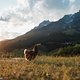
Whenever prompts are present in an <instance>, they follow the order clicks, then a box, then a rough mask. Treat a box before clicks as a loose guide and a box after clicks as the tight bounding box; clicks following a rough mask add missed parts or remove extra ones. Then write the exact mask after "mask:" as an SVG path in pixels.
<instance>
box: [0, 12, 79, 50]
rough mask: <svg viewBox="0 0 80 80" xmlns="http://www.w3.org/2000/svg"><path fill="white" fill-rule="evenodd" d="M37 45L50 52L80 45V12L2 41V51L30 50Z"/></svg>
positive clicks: (44, 23) (0, 43) (43, 23)
mask: <svg viewBox="0 0 80 80" xmlns="http://www.w3.org/2000/svg"><path fill="white" fill-rule="evenodd" d="M26 27H27V26H26ZM37 43H41V44H42V45H43V46H45V48H46V49H48V50H52V49H56V48H60V47H63V46H66V45H72V44H77V43H80V11H79V12H77V13H75V14H69V15H65V16H64V17H63V18H62V19H60V20H58V21H56V22H50V21H43V22H42V23H40V24H39V26H37V27H35V28H34V29H32V30H31V31H29V32H27V33H25V34H24V35H21V36H18V37H16V38H14V39H11V40H6V41H1V42H0V50H7V51H11V50H14V49H21V48H28V47H31V46H33V45H34V44H37Z"/></svg>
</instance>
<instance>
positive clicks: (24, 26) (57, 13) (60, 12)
mask: <svg viewBox="0 0 80 80" xmlns="http://www.w3.org/2000/svg"><path fill="white" fill-rule="evenodd" d="M79 9H80V0H0V40H4V39H12V38H15V37H17V36H20V35H22V34H25V33H26V32H28V31H30V30H31V29H33V28H34V27H35V26H38V25H39V23H40V22H42V21H44V20H50V21H57V20H59V19H60V18H62V17H63V16H64V15H66V14H73V13H75V12H77V11H79Z"/></svg>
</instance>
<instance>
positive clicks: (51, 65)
mask: <svg viewBox="0 0 80 80" xmlns="http://www.w3.org/2000/svg"><path fill="white" fill-rule="evenodd" d="M0 79H2V80H80V57H51V56H37V57H36V58H35V59H34V60H32V61H25V60H24V59H23V58H10V59H9V58H8V59H7V58H4V59H3V58H2V59H0Z"/></svg>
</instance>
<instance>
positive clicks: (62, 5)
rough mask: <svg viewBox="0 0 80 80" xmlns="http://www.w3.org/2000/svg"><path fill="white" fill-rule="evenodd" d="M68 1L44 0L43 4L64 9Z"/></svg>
mask: <svg viewBox="0 0 80 80" xmlns="http://www.w3.org/2000/svg"><path fill="white" fill-rule="evenodd" d="M69 3H70V2H69V0H44V6H45V7H46V8H48V9H61V10H62V9H66V8H68V7H69Z"/></svg>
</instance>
